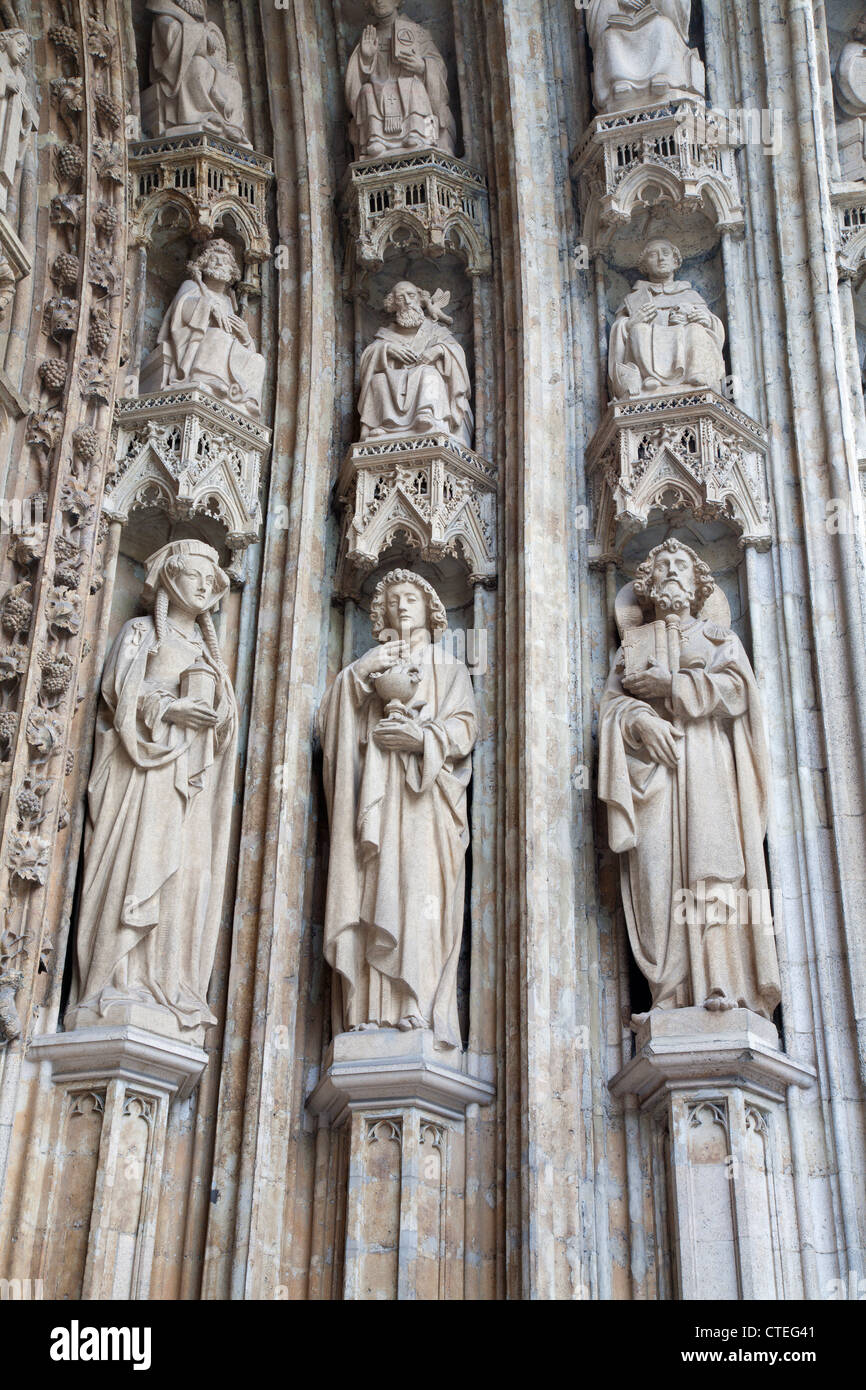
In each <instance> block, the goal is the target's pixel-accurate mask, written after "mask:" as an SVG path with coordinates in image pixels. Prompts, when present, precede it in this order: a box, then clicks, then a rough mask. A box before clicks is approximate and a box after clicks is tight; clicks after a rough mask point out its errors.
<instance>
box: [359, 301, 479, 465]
mask: <svg viewBox="0 0 866 1390" xmlns="http://www.w3.org/2000/svg"><path fill="white" fill-rule="evenodd" d="M392 344H399V345H400V346H401V347H410V348H412V350H413V351H414V352H415V353H416V355H417V356H418V358H419V361H418V363H417V364H413V365H412V366H408V367H405V366H401V365H399V364H397V363H395V362H394V360H393V358H392V357H391V355H390V353H389V347H390V346H391V345H392ZM440 348H441V349H443V350H444V353H445V358H444V362H443V359H442V357H441V355H440V354H439V349H440ZM434 355H435V357H436V361H435V365H434V363H433V360H432V359H433V357H434ZM360 377H361V384H360V391H359V395H358V412H359V414H360V416H361V438H362V439H368V438H370V437H371V436H376V435H380V434H430V433H432V432H435V431H436V430H442V431H443V432H444V433H445V434H450V435H452V436H453V438H454V439H459V440H460V441H461V442H462V443H464V444H467V445H471V443H472V423H473V421H472V407H471V406H470V404H469V398H470V391H471V383H470V381H469V373H468V372H467V370H466V358H465V356H464V353H463V349H462V348H461V346H460V344H459V343H458V342H457V339H456V338H455V337H454V335H453V333H451V332H449V330H448V329H447V328H445V327H444V326H443V325H442V324H438V323H435V322H434V321H433V320H432V319H429V318H425V319H424V322H423V323H422V324H421V326H420V328H419V329H418V331H417V332H416V333H415V334H414V336H412V337H410V336H409V335H408V334H406V333H400V332H398V330H397V329H395V328H391V327H387V326H386V327H382V328H380V329H379V330H378V332H377V333H376V336H375V338H374V339H373V341H372V343H370V344H369V345H368V346H367V347H366V348H365V349H364V352H363V354H362V356H361V372H360Z"/></svg>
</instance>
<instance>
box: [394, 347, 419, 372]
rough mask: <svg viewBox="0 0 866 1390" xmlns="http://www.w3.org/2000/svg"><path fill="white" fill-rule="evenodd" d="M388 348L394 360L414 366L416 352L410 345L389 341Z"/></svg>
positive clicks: (407, 365)
mask: <svg viewBox="0 0 866 1390" xmlns="http://www.w3.org/2000/svg"><path fill="white" fill-rule="evenodd" d="M388 350H389V352H390V354H391V356H392V357H393V359H394V361H395V362H399V363H401V364H402V365H403V366H404V367H414V366H415V365H416V364H417V361H418V354H417V352H413V351H412V349H411V348H410V347H408V346H407V345H405V344H403V343H391V344H390V345H389V349H388Z"/></svg>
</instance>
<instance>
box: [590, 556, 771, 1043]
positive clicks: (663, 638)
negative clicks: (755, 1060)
mask: <svg viewBox="0 0 866 1390" xmlns="http://www.w3.org/2000/svg"><path fill="white" fill-rule="evenodd" d="M617 621H618V623H619V626H620V632H621V636H622V646H621V647H620V648H619V650H618V652H617V653H616V656H615V658H614V661H613V665H612V667H611V672H610V679H609V680H608V683H607V689H606V690H605V693H604V696H603V697H602V702H601V709H600V713H599V731H598V738H599V768H598V793H599V796H600V798H601V800H602V801H604V802H605V803H606V805H607V820H608V838H609V841H610V847H611V849H612V850H614V851H615V852H616V853H617V854H618V855H619V863H620V885H621V889H622V902H623V908H624V911H625V920H626V924H627V927H628V935H629V941H630V942H631V948H632V951H633V953H634V958H635V961H636V962H637V965H638V967H639V969H640V971H641V973H642V974H643V975H644V977H645V978H646V980H647V982H648V983H649V986H650V991H651V996H652V1009H653V1010H655V1009H679V1008H684V1007H690V1006H703V1007H704V1008H705V1009H707V1010H709V1011H710V1012H718V1011H722V1010H727V1009H733V1008H745V1009H751V1010H752V1011H753V1012H754V1013H756V1014H761V1015H762V1016H763V1017H764V1018H771V1017H772V1014H773V1010H774V1009H775V1008H776V1005H777V1004H778V1003H779V998H780V985H779V966H778V961H777V958H776V941H775V936H774V931H773V917H772V911H771V906H770V900H769V890H768V887H767V875H766V868H765V863H764V835H765V833H766V827H767V785H768V780H769V767H768V757H767V749H766V745H765V741H764V731H763V724H762V716H761V701H760V697H759V694H758V687H757V684H756V682H755V677H754V674H753V672H752V668H751V666H750V664H749V659H748V657H747V656H746V653H745V651H744V650H743V647H742V644H741V643H740V640H739V638H738V637H737V636H736V635H735V633H733V632H732V631H731V630H730V613H729V610H728V606H727V601H726V599H725V598H724V595H723V594H722V592H721V590H719V589H718V587H717V585H716V583H715V581H714V579H713V576H712V574H711V573H710V570H709V568H708V566H707V565H706V564H705V563H704V562H703V560H701V559H700V558H699V557H698V556H697V555H696V554H695V552H694V551H693V550H691V549H690V548H689V546H687V545H682V544H681V543H680V542H679V541H677V540H674V539H670V540H666V541H663V542H662V543H661V545H657V546H656V547H655V548H654V549H653V550H651V551H650V553H649V555H648V556H647V558H646V559H645V560H644V561H643V563H642V564H641V565H639V566H638V570H637V574H636V577H635V580H634V584H633V585H626V587H625V589H624V590H621V591H620V594H619V595H618V597H617ZM647 1017H648V1014H639V1015H635V1017H634V1018H633V1020H632V1021H633V1023H634V1024H635V1025H638V1024H640V1023H642V1022H644V1021H645V1019H646V1018H647Z"/></svg>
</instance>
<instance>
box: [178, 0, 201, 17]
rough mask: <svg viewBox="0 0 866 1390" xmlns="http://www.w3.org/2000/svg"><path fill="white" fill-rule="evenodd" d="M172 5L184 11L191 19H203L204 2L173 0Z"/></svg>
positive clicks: (198, 0)
mask: <svg viewBox="0 0 866 1390" xmlns="http://www.w3.org/2000/svg"><path fill="white" fill-rule="evenodd" d="M174 3H175V4H176V5H177V6H178V8H179V9H181V10H186V13H187V14H190V15H192V17H193V19H201V20H204V19H205V17H206V16H205V10H204V0H174Z"/></svg>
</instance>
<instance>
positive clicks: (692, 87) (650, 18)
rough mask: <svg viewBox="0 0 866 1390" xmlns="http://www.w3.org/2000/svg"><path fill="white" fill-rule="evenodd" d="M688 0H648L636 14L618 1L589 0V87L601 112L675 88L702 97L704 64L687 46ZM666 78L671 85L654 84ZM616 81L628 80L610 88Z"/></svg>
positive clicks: (655, 97)
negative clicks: (621, 87)
mask: <svg viewBox="0 0 866 1390" xmlns="http://www.w3.org/2000/svg"><path fill="white" fill-rule="evenodd" d="M691 8H692V4H691V0H651V3H650V4H648V5H647V6H646V9H645V10H644V11H642V12H641V13H640V14H639V15H635V14H632V13H629V12H627V11H625V10H624V9H623V7H622V6H621V4H620V0H589V8H588V10H587V15H586V24H587V33H588V35H589V42H590V44H591V46H592V62H593V73H592V87H593V95H594V97H595V106H596V110H597V111H600V112H604V111H610V110H618V111H622V110H625V109H627V108H630V107H634V106H641V105H646V104H647V102H648V101H649V102H652V101H661V100H665V99H666V98H667V97H673V96H675V95H676V94H677V93H678V92H680V93H685V92H695V93H697V94H698V95H699V96H703V94H704V88H705V85H706V78H705V74H704V65H703V63H702V62H701V60H700V56H699V54H698V51H697V49H694V48H689V21H690V19H691ZM663 80H664V81H666V82H667V83H668V84H669V86H668V87H662V86H657V87H656V88H655V89H654V88H653V83H654V82H656V83H657V84H658V83H660V82H661V81H663ZM615 83H626V84H627V87H626V89H625V90H624V91H621V92H616V93H615V92H614V90H613V88H614V84H615Z"/></svg>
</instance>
